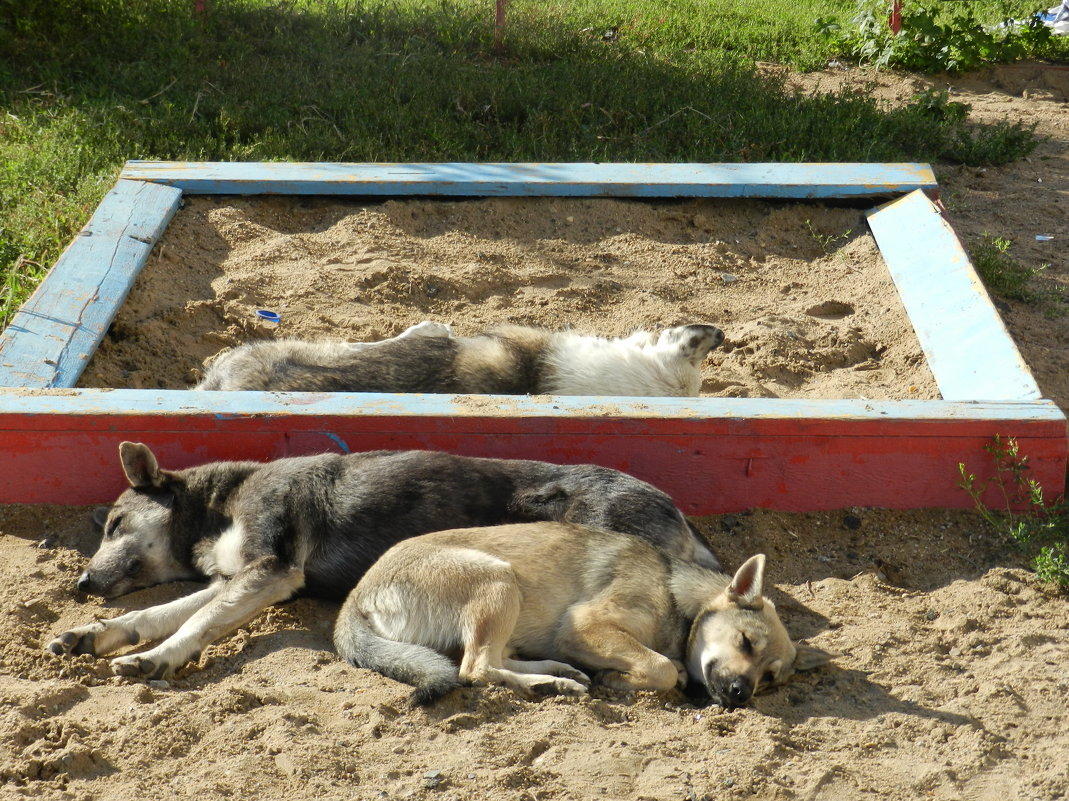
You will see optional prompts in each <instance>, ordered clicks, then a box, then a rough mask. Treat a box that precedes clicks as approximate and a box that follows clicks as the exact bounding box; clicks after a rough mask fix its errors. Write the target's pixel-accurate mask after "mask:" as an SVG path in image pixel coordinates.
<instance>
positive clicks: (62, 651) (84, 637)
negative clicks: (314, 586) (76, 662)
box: [45, 624, 103, 656]
mask: <svg viewBox="0 0 1069 801" xmlns="http://www.w3.org/2000/svg"><path fill="white" fill-rule="evenodd" d="M102 629H103V626H101V625H99V624H95V625H92V626H82V627H81V628H80V629H72V630H71V631H65V632H63V633H62V634H60V635H59V636H58V637H56V638H55V639H54V640H52V641H51V642H49V643H48V645H46V646H45V650H48V651H51V652H52V653H54V654H56V655H57V656H77V655H79V654H89V655H90V656H96V653H97V652H96V636H97V633H98V632H100V631H101V630H102Z"/></svg>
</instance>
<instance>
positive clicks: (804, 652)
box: [793, 640, 835, 671]
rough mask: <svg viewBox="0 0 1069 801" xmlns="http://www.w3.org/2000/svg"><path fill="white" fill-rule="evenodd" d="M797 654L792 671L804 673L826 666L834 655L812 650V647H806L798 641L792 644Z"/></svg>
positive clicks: (815, 649)
mask: <svg viewBox="0 0 1069 801" xmlns="http://www.w3.org/2000/svg"><path fill="white" fill-rule="evenodd" d="M794 647H795V650H796V651H797V654H796V655H795V657H794V665H793V667H794V669H795V670H800V671H805V670H813V669H814V668H818V667H820V666H821V665H826V664H828V662H830V661H831V660H832V658H833V657H834V656H835V654H832V653H828V652H827V651H822V650H820V649H819V648H814V647H813V646H812V645H806V644H805V643H804V642H802V641H801V640H799V641H798V642H796V643H795V644H794Z"/></svg>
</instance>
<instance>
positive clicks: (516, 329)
mask: <svg viewBox="0 0 1069 801" xmlns="http://www.w3.org/2000/svg"><path fill="white" fill-rule="evenodd" d="M723 341H724V332H723V331H721V330H720V329H719V328H717V327H715V326H712V325H683V326H678V327H676V328H668V329H665V330H664V331H661V332H660V333H659V334H651V333H647V332H645V331H638V332H636V333H634V334H632V335H631V336H628V337H622V338H615V339H608V338H605V337H597V336H589V335H585V334H579V333H576V332H574V331H546V330H543V329H539V328H529V327H526V326H519V325H504V326H499V327H497V328H494V329H492V330H490V331H488V332H487V333H485V334H482V335H480V336H475V337H457V336H453V333H452V330H451V329H450V328H449V326H447V325H443V324H441V323H434V322H422V323H419V324H418V325H414V326H412V327H411V328H408V329H406V330H405V331H403V332H402V333H401V334H399V335H398V336H396V337H393V338H391V339H386V340H383V341H381V342H340V341H324V342H308V341H303V340H285V339H283V340H272V341H265V342H254V343H251V344H247V345H242V346H240V347H238V348H235V349H233V350H230V351H226V352H223V353H221V354H218V355H217V356H215V357H213V359H212V360H210V361H209V365H208V367H207V369H206V372H205V375H204V378H203V379H202V380H201V382H200V383H199V384H198V385H197V386H196V387H195V389H201V390H242V389H248V390H262V391H277V392H286V391H289V392H302V391H303V392H428V393H450V394H467V393H471V394H495V395H542V394H548V395H617V396H646V397H650V396H655V397H666V396H696V395H697V394H698V392H699V390H700V388H701V365H702V362H703V361H704V359H705V357H706V355H708V353H709V351H710V350H712V349H713V348H715V347H717V346H718V345H719V344H720V343H721V342H723Z"/></svg>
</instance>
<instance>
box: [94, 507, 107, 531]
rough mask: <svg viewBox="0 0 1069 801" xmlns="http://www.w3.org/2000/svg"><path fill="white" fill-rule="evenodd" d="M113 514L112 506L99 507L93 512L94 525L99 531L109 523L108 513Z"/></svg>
mask: <svg viewBox="0 0 1069 801" xmlns="http://www.w3.org/2000/svg"><path fill="white" fill-rule="evenodd" d="M109 512H111V507H110V506H98V507H97V508H96V509H94V510H93V525H94V526H96V527H97V528H99V529H103V528H104V524H105V523H107V522H108V513H109Z"/></svg>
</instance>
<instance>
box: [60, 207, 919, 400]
mask: <svg viewBox="0 0 1069 801" xmlns="http://www.w3.org/2000/svg"><path fill="white" fill-rule="evenodd" d="M156 253H157V255H156V256H155V257H153V259H152V261H151V263H150V264H149V265H148V267H146V269H145V270H144V272H143V273H142V275H141V277H140V278H139V279H138V281H137V284H136V285H135V287H134V289H133V290H132V292H131V294H130V297H129V298H128V299H127V302H126V303H125V304H124V306H123V309H122V311H121V312H120V314H119V316H118V318H117V319H116V321H115V323H114V324H113V325H112V327H111V330H110V331H109V333H108V336H107V338H106V339H105V341H104V342H103V344H102V345H101V347H100V349H99V351H98V352H97V354H96V356H95V357H94V359H93V361H92V363H91V364H90V365H89V367H88V369H87V370H86V373H85V375H84V376H83V377H82V382H81V384H82V385H83V386H95V387H135V388H146V387H162V388H171V389H175V388H183V387H186V386H189V385H190V384H192V383H194V382H195V381H196V380H197V378H198V377H199V375H200V367H201V364H202V362H203V360H204V359H205V358H207V357H208V356H210V355H212V354H214V353H215V352H217V351H218V350H220V349H221V348H223V347H229V346H233V345H236V344H240V343H243V342H247V341H250V340H253V339H260V338H266V337H301V338H313V339H327V338H335V339H350V340H355V341H368V340H374V339H381V338H383V337H387V336H393V335H394V334H397V333H399V332H400V331H401V330H403V329H404V328H406V327H408V326H409V325H412V324H413V323H416V322H419V321H420V320H424V319H430V320H435V321H439V322H448V323H451V324H452V325H453V326H454V327H455V329H456V330H457V332H458V333H460V334H464V335H471V334H476V333H479V332H481V331H483V330H486V329H487V328H489V327H491V326H492V325H494V324H495V323H502V322H515V323H523V324H528V325H536V326H542V327H545V328H550V329H562V328H575V329H578V330H581V331H583V332H585V333H596V334H601V335H606V336H620V335H626V334H628V333H630V332H631V331H633V330H635V329H636V328H647V329H657V328H662V327H668V326H672V325H677V324H683V323H691V322H712V323H714V324H716V325H718V326H720V327H721V328H723V329H724V331H725V332H726V335H727V340H726V342H725V344H724V345H723V346H722V347H721V348H720V349H719V350H717V351H715V352H714V353H713V354H712V355H711V357H710V358H709V359H708V360H707V362H706V365H705V369H704V372H703V378H704V381H703V386H702V392H703V394H706V395H720V396H732V397H811V398H857V397H862V398H868V399H885V398H896V397H897V398H906V397H911V398H934V397H938V393H937V389H936V387H935V382H934V380H933V378H932V376H931V373H930V372H929V370H928V368H927V365H926V364H925V362H924V357H923V355H922V353H921V349H920V345H919V343H918V342H917V339H916V337H915V336H914V334H913V329H912V328H911V327H910V325H909V321H908V318H907V317H906V315H905V311H904V310H903V308H902V304H901V302H900V301H899V299H898V296H897V293H896V292H895V289H894V286H893V284H892V283H891V280H890V276H889V275H888V273H887V270H886V267H885V266H884V264H883V260H882V259H881V258H880V255H879V251H878V250H877V248H876V244H875V241H874V240H873V239H872V236H871V235H870V234H869V233H868V230H867V227H866V225H865V222H864V218H863V216H862V212H861V210H860V209H856V208H826V207H823V206H818V205H813V204H798V203H794V204H770V203H761V202H751V201H742V202H740V201H735V200H731V201H726V200H710V201H686V202H673V201H662V202H639V201H627V200H608V199H548V198H507V199H492V200H473V201H447V200H445V201H433V200H389V201H386V202H381V203H372V204H366V203H346V202H338V201H336V200H321V199H311V200H299V199H297V200H295V199H291V198H267V199H251V200H249V199H235V198H192V199H190V200H189V201H188V202H187V204H186V207H185V208H184V209H182V210H181V211H180V212H179V213H178V215H177V217H176V219H175V221H174V222H173V223H172V224H171V225H170V227H169V228H168V230H167V233H166V235H165V236H164V238H163V240H162V241H161V243H160V245H159V246H158V247H157V251H156ZM258 309H269V310H272V311H276V312H278V313H279V314H280V315H281V320H282V321H281V322H280V323H279V324H273V323H267V322H264V321H262V320H261V319H260V318H258V317H257V315H256V311H257V310H258Z"/></svg>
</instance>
